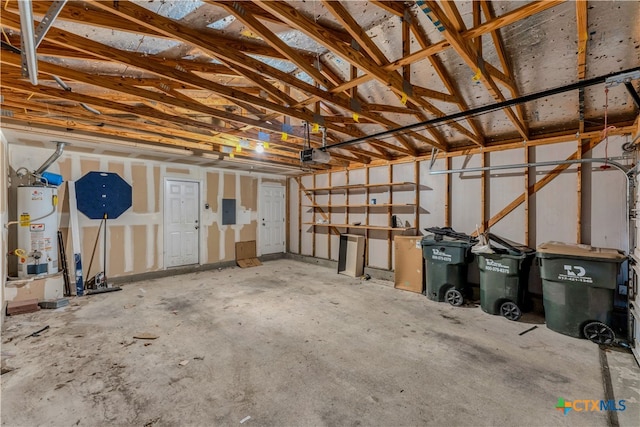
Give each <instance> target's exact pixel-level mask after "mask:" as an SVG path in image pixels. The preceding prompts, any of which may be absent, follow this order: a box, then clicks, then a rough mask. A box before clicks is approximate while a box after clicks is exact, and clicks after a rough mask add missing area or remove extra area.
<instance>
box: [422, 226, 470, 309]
mask: <svg viewBox="0 0 640 427" xmlns="http://www.w3.org/2000/svg"><path fill="white" fill-rule="evenodd" d="M421 244H422V256H423V258H424V260H425V264H426V269H427V275H426V278H427V286H426V295H427V297H428V298H429V299H430V300H433V301H440V302H441V301H447V302H448V303H449V304H451V305H454V306H461V305H462V303H463V302H464V294H465V293H466V288H467V265H468V264H469V263H470V262H471V261H472V260H473V254H472V253H471V246H473V243H472V242H469V241H466V240H460V239H457V238H454V237H449V236H446V235H438V234H435V235H427V236H425V237H423V238H422V240H421Z"/></svg>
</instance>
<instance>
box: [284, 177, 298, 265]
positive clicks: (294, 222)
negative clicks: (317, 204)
mask: <svg viewBox="0 0 640 427" xmlns="http://www.w3.org/2000/svg"><path fill="white" fill-rule="evenodd" d="M287 200H288V201H289V206H288V209H289V252H292V253H299V252H300V240H299V239H298V237H299V233H298V230H300V227H302V225H300V221H299V220H298V212H299V211H300V189H299V187H298V181H296V179H295V178H289V195H288V197H287Z"/></svg>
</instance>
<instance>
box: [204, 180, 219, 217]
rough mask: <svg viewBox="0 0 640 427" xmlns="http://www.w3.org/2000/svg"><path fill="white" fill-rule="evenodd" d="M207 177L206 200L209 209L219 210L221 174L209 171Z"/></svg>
mask: <svg viewBox="0 0 640 427" xmlns="http://www.w3.org/2000/svg"><path fill="white" fill-rule="evenodd" d="M206 177H207V178H206V182H205V185H206V193H205V194H206V197H205V200H204V202H205V203H206V204H208V205H209V210H210V211H211V212H218V187H219V184H220V174H219V173H218V172H207V174H206Z"/></svg>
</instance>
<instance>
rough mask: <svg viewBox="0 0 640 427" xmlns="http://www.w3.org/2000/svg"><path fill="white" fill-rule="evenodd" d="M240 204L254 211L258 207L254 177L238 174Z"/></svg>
mask: <svg viewBox="0 0 640 427" xmlns="http://www.w3.org/2000/svg"><path fill="white" fill-rule="evenodd" d="M240 206H241V207H242V208H244V209H248V210H251V211H254V212H255V211H256V210H257V209H258V180H257V179H256V178H255V177H252V176H248V175H240ZM243 241H244V240H243Z"/></svg>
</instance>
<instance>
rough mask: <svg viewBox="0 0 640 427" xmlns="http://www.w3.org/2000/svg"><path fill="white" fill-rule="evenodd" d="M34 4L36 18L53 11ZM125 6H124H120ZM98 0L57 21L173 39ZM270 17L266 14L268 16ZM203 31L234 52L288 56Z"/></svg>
mask: <svg viewBox="0 0 640 427" xmlns="http://www.w3.org/2000/svg"><path fill="white" fill-rule="evenodd" d="M32 3H33V5H32V6H33V12H34V14H36V15H41V14H45V13H47V11H48V10H49V4H48V2H45V1H34V2H32ZM120 4H122V3H120ZM97 6H98V5H96V4H95V2H94V1H89V2H86V1H85V2H73V1H72V2H67V3H66V4H65V6H64V7H63V8H62V10H61V11H60V14H59V15H58V17H57V18H56V19H58V20H63V21H69V22H79V23H82V24H85V25H92V26H96V27H101V28H106V29H108V30H115V31H125V32H129V33H134V34H137V35H144V36H152V37H159V38H173V37H170V36H167V35H166V34H165V33H162V32H160V31H157V30H154V29H151V28H149V27H147V26H145V25H140V24H138V23H136V22H133V21H130V20H126V19H114V18H113V14H111V13H110V12H109V11H106V10H104V9H101V8H99V7H97ZM7 9H8V10H11V11H13V12H17V10H18V6H17V2H15V1H10V2H9V7H8V8H7ZM256 9H257V10H258V11H261V12H262V13H263V14H264V11H262V10H261V9H259V8H256ZM264 15H266V14H264ZM280 23H281V22H280ZM199 31H200V32H202V33H203V34H206V35H207V37H208V38H209V40H211V41H212V42H216V43H219V44H225V45H226V46H229V47H230V48H232V49H236V50H238V51H240V52H244V53H248V54H252V55H260V56H266V57H268V58H280V59H284V57H283V56H282V55H281V54H279V53H278V52H277V51H276V50H274V49H273V48H271V47H270V46H265V45H264V44H262V43H256V42H253V41H251V40H246V39H243V40H238V39H232V38H228V37H224V36H223V35H222V32H220V31H216V30H214V29H211V28H207V29H200V30H199ZM38 53H41V52H40V47H38Z"/></svg>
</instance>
